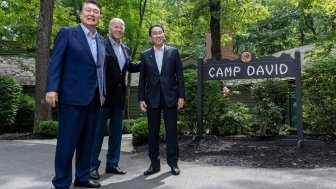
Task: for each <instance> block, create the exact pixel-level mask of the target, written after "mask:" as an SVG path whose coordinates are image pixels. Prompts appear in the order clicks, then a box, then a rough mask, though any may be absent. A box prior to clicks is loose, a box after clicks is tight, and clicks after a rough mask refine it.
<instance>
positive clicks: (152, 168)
mask: <svg viewBox="0 0 336 189" xmlns="http://www.w3.org/2000/svg"><path fill="white" fill-rule="evenodd" d="M160 170H161V169H160V167H152V166H150V167H149V168H148V169H147V170H146V171H145V172H144V175H151V174H154V173H157V172H159V171H160Z"/></svg>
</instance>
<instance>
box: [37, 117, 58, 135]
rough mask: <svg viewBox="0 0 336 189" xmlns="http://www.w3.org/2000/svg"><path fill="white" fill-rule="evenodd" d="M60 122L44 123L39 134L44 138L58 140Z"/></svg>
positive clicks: (41, 124)
mask: <svg viewBox="0 0 336 189" xmlns="http://www.w3.org/2000/svg"><path fill="white" fill-rule="evenodd" d="M57 129H58V122H57V121H42V122H41V123H40V126H39V133H40V134H41V135H42V136H46V137H50V138H56V137H57Z"/></svg>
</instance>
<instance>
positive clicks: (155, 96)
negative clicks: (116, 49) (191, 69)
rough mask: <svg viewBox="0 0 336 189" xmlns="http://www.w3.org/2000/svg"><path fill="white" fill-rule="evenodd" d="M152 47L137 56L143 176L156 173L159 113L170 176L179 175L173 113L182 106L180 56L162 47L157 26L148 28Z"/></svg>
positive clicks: (161, 35)
mask: <svg viewBox="0 0 336 189" xmlns="http://www.w3.org/2000/svg"><path fill="white" fill-rule="evenodd" d="M148 34H149V37H150V40H151V42H152V43H153V45H154V46H153V47H152V48H150V49H148V50H146V51H145V52H143V53H142V55H141V66H140V79H139V92H138V95H139V103H140V108H141V110H142V111H144V112H147V118H148V131H149V133H148V152H149V158H150V160H151V165H150V167H149V169H148V170H146V171H145V172H144V175H151V174H153V173H156V172H159V171H160V153H159V131H160V123H161V111H162V110H163V119H164V123H165V130H166V143H167V162H168V165H169V166H170V168H171V173H172V174H173V175H179V174H180V169H179V167H178V165H177V161H178V158H179V147H178V141H177V110H178V109H181V108H183V105H184V93H185V92H184V91H185V89H184V77H183V67H182V62H181V58H180V54H179V52H178V50H177V49H176V48H173V47H171V46H168V45H165V44H164V40H165V33H164V30H163V27H162V26H161V25H159V24H156V25H152V26H151V27H150V28H149V33H148Z"/></svg>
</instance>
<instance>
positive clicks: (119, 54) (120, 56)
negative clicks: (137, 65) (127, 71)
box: [115, 43, 125, 70]
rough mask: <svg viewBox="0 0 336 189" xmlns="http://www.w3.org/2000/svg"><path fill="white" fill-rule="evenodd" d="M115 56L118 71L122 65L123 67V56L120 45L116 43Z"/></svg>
mask: <svg viewBox="0 0 336 189" xmlns="http://www.w3.org/2000/svg"><path fill="white" fill-rule="evenodd" d="M115 49H116V51H117V52H116V55H117V59H118V63H119V67H120V70H122V69H123V67H124V65H125V55H124V53H123V51H122V48H121V45H120V44H117V43H116V48H115Z"/></svg>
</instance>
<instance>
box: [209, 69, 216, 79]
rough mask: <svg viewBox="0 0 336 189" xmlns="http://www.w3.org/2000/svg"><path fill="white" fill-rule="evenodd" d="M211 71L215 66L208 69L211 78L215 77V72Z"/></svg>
mask: <svg viewBox="0 0 336 189" xmlns="http://www.w3.org/2000/svg"><path fill="white" fill-rule="evenodd" d="M213 71H215V68H213V67H211V68H210V69H209V76H210V77H211V78H212V77H215V74H213V73H211V72H213Z"/></svg>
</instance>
